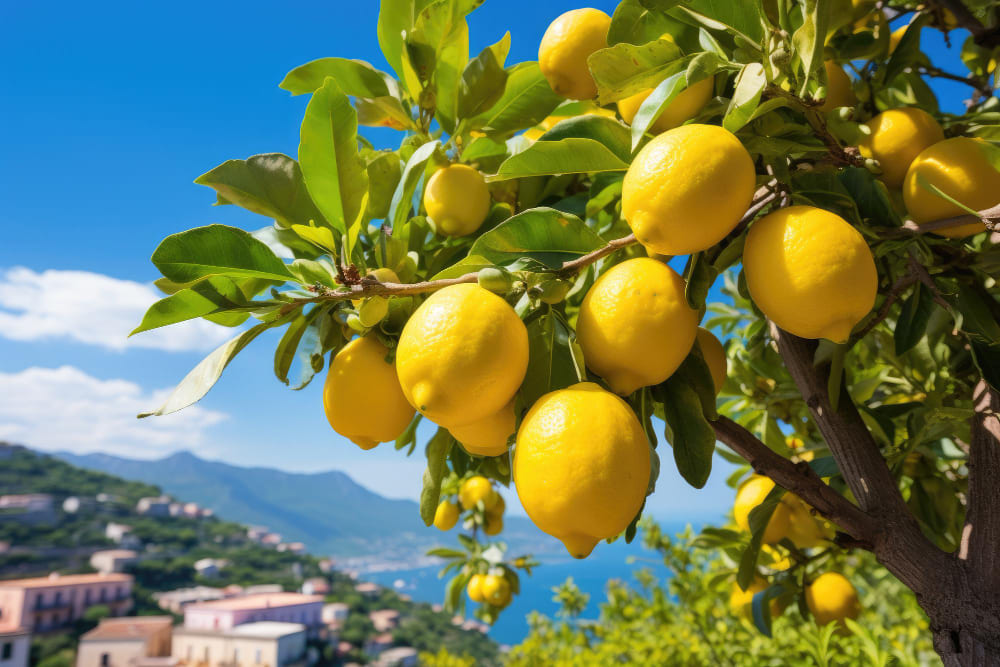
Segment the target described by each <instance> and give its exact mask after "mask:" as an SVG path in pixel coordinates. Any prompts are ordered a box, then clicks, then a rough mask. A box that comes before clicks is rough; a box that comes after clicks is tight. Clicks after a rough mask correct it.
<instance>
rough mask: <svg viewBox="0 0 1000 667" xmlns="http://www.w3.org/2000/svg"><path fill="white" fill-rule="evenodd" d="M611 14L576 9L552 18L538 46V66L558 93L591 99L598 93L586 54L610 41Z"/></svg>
mask: <svg viewBox="0 0 1000 667" xmlns="http://www.w3.org/2000/svg"><path fill="white" fill-rule="evenodd" d="M610 26H611V17H610V16H608V15H607V14H605V13H604V12H602V11H601V10H599V9H592V8H590V7H584V8H582V9H573V10H571V11H568V12H566V13H565V14H562V15H561V16H559V18H557V19H556V20H555V21H553V22H552V23H551V24H550V25H549V27H548V29H547V30H546V31H545V34H544V35H543V36H542V42H541V44H540V45H539V46H538V67H539V69H541V71H542V76H544V77H545V79H546V81H548V82H549V86H550V87H551V88H552V90H553V91H555V93H556V94H557V95H561V96H562V97H567V98H569V99H571V100H588V99H590V98H592V97H595V96H596V95H597V84H596V83H594V78H593V77H592V76H591V75H590V69H589V68H588V67H587V58H588V57H590V54H592V53H593V52H594V51H597V50H599V49H603V48H605V47H607V45H608V28H609V27H610Z"/></svg>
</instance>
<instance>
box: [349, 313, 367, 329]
mask: <svg viewBox="0 0 1000 667" xmlns="http://www.w3.org/2000/svg"><path fill="white" fill-rule="evenodd" d="M347 326H349V327H351V329H353V330H355V331H357V332H358V333H364V331H365V329H366V328H367V327H365V325H364V324H362V323H361V318H360V317H358V316H357V315H355V314H354V313H351V314H350V315H348V316H347Z"/></svg>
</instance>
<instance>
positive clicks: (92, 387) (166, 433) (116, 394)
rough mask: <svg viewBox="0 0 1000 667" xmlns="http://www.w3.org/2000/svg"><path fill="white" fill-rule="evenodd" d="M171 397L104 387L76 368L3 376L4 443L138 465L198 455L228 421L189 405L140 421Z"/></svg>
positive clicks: (0, 421) (0, 429) (111, 383)
mask: <svg viewBox="0 0 1000 667" xmlns="http://www.w3.org/2000/svg"><path fill="white" fill-rule="evenodd" d="M170 391H171V390H170V389H162V390H158V391H151V392H150V391H145V390H143V388H142V387H140V386H139V385H137V384H135V383H134V382H129V381H127V380H118V379H111V380H101V379H99V378H95V377H93V376H91V375H88V374H86V373H84V372H83V371H81V370H80V369H78V368H75V367H73V366H61V367H59V368H39V367H32V368H27V369H25V370H23V371H19V372H17V373H0V396H3V400H0V440H6V441H8V442H14V443H19V444H24V445H28V446H31V447H37V448H39V449H47V450H68V451H72V452H77V453H83V452H91V451H102V452H107V453H111V454H120V455H124V456H129V457H133V458H136V457H137V458H153V457H158V456H163V455H166V454H169V453H170V452H173V451H175V450H177V449H193V448H195V446H196V445H198V444H199V443H201V442H202V440H203V436H204V431H205V430H206V429H208V428H209V427H210V426H212V425H213V424H217V423H218V422H220V421H222V420H223V419H225V418H226V415H225V414H223V413H221V412H216V411H213V410H206V409H205V408H201V407H199V406H197V405H192V406H191V407H189V408H186V409H184V410H181V411H180V412H176V413H173V414H170V415H165V416H163V417H148V418H146V419H136V414H138V413H139V412H143V411H145V410H148V409H149V408H151V407H155V406H157V405H159V404H160V403H162V402H163V400H164V399H165V398H166V396H167V394H168V393H169V392H170Z"/></svg>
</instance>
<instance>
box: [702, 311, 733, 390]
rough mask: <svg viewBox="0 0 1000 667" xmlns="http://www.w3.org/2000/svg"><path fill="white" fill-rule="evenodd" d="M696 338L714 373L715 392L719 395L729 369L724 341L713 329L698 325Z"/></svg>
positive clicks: (710, 370)
mask: <svg viewBox="0 0 1000 667" xmlns="http://www.w3.org/2000/svg"><path fill="white" fill-rule="evenodd" d="M695 339H696V340H697V341H698V346H699V347H700V348H701V356H702V357H704V358H705V364H706V365H707V366H708V370H709V372H710V373H711V374H712V383H713V384H714V385H715V393H716V395H718V393H719V392H720V391H722V385H724V384H725V383H726V375H727V372H728V369H729V360H728V359H726V350H725V348H723V347H722V343H720V342H719V339H718V338H716V337H715V336H714V335H713V334H712V332H711V331H709V330H708V329H705V328H703V327H698V329H697V331H695Z"/></svg>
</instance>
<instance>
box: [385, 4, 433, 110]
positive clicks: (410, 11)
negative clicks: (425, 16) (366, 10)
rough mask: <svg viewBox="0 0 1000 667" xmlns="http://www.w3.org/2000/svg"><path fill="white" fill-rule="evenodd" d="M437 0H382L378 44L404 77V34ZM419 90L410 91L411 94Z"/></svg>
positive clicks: (388, 60)
mask: <svg viewBox="0 0 1000 667" xmlns="http://www.w3.org/2000/svg"><path fill="white" fill-rule="evenodd" d="M434 1H435V0H381V2H380V3H379V12H378V27H377V30H376V32H377V34H378V45H379V47H380V48H381V49H382V55H383V56H385V60H386V62H388V63H389V66H390V67H392V69H393V70H394V71H395V72H396V74H398V75H399V76H400V78H403V57H402V52H403V44H404V42H405V38H404V34H405V33H407V32H409V31H410V30H411V29H412V28H413V23H414V22H415V21H416V20H417V16H418V15H419V14H420V12H421V11H422V10H423V9H424V7H426V6H427V5H429V4H431V2H434ZM415 92H419V91H412V90H411V91H410V93H411V94H413V93H415Z"/></svg>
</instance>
